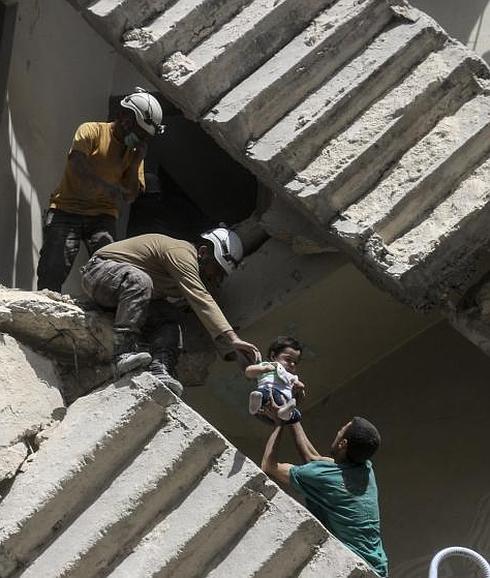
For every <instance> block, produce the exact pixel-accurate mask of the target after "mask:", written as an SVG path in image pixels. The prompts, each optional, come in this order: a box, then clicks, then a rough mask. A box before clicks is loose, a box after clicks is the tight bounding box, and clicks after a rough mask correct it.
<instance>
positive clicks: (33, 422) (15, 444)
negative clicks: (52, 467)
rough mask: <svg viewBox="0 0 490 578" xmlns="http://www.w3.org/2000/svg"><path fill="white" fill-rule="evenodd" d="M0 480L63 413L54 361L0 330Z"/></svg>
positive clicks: (7, 475) (9, 476)
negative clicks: (37, 436)
mask: <svg viewBox="0 0 490 578" xmlns="http://www.w3.org/2000/svg"><path fill="white" fill-rule="evenodd" d="M0 383H1V388H0V424H1V425H0V482H1V481H2V480H5V479H10V478H12V477H14V476H15V474H16V472H17V470H18V469H19V467H20V466H21V464H22V463H23V462H24V460H25V459H26V457H27V455H28V454H29V453H30V452H32V451H33V448H32V447H30V446H31V445H32V444H34V437H35V436H36V434H38V433H39V432H41V431H42V430H44V429H46V428H48V427H51V426H52V425H53V423H54V422H57V421H58V420H59V419H61V417H62V416H63V415H64V409H65V404H64V401H63V397H62V393H61V391H62V389H63V385H62V383H61V380H60V377H59V375H58V372H57V370H56V368H55V366H54V363H53V362H52V361H51V360H49V359H46V358H43V357H42V356H40V355H39V354H37V353H35V352H34V351H32V350H30V349H29V348H28V347H26V346H25V345H22V344H21V343H19V342H18V341H16V340H15V339H14V338H13V337H11V336H10V335H7V334H3V333H2V334H0Z"/></svg>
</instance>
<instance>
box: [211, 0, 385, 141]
mask: <svg viewBox="0 0 490 578" xmlns="http://www.w3.org/2000/svg"><path fill="white" fill-rule="evenodd" d="M393 15H394V13H393V12H392V10H391V9H390V6H389V5H388V4H387V3H386V2H385V1H384V0H367V1H366V2H364V3H361V4H360V3H359V2H358V1H357V0H339V1H338V2H337V3H335V4H334V5H333V6H331V7H329V8H327V9H326V10H324V11H323V12H322V13H321V14H320V15H319V16H317V17H316V18H315V19H314V20H313V21H312V22H311V24H310V25H309V26H307V27H306V28H305V29H304V30H303V31H301V32H300V33H299V34H298V35H297V36H296V37H295V38H293V40H291V42H289V43H288V44H287V45H286V46H284V48H282V49H281V50H279V51H278V52H277V53H276V54H275V55H274V56H273V57H272V58H270V59H269V60H268V61H267V62H265V64H263V65H262V66H261V67H260V68H258V69H257V70H256V71H255V72H253V73H252V74H250V75H249V76H248V77H247V78H246V79H245V80H244V81H243V82H241V83H240V84H239V85H238V86H236V87H235V88H234V89H233V90H231V91H230V92H229V93H227V94H226V96H224V98H223V99H221V100H220V101H219V102H218V103H217V104H216V105H215V106H214V107H213V109H212V111H211V112H210V113H209V114H208V115H207V116H206V117H205V118H204V123H205V124H207V125H208V128H207V130H208V131H209V132H211V133H213V134H214V131H216V133H217V136H218V138H221V139H223V140H230V139H231V140H232V141H233V142H234V145H235V147H236V148H237V150H240V149H243V147H245V145H246V144H247V141H249V140H250V139H252V140H256V139H257V138H258V137H260V136H261V135H262V134H263V133H264V132H266V131H267V130H268V129H269V128H271V127H272V126H273V125H274V124H275V123H277V121H278V120H279V119H281V118H282V117H283V116H284V114H285V113H287V112H288V111H289V110H290V109H291V108H293V107H294V106H295V105H296V104H297V103H298V102H301V101H302V100H303V99H304V98H305V96H306V95H308V94H309V93H310V92H311V91H312V90H314V89H315V88H317V87H318V86H319V85H320V84H321V83H322V82H323V81H325V79H327V78H328V77H329V76H331V74H332V73H333V72H334V71H335V70H337V69H338V68H339V67H341V66H342V65H343V64H344V63H345V62H346V61H348V60H349V59H350V58H351V57H352V56H353V55H354V54H356V52H358V51H359V50H360V49H361V48H363V47H364V46H365V45H366V44H367V43H368V42H369V41H370V40H371V39H372V38H373V37H374V36H375V35H376V34H378V33H379V32H380V30H382V28H383V27H384V26H385V25H386V24H387V23H388V22H389V21H390V20H391V19H392V17H393Z"/></svg>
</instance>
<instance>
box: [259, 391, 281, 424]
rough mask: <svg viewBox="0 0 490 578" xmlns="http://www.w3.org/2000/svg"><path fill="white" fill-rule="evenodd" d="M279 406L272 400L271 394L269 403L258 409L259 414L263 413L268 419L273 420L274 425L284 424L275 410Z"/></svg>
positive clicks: (277, 409)
mask: <svg viewBox="0 0 490 578" xmlns="http://www.w3.org/2000/svg"><path fill="white" fill-rule="evenodd" d="M279 408H280V406H279V405H277V403H276V402H275V401H274V397H273V396H272V395H271V396H270V400H269V403H268V404H267V405H266V406H265V407H263V408H262V409H261V410H259V413H260V414H261V415H265V417H268V418H269V419H270V420H272V421H273V422H274V424H275V425H284V422H283V421H282V420H281V418H280V417H278V415H277V412H278V411H279Z"/></svg>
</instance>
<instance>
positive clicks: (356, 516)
mask: <svg viewBox="0 0 490 578" xmlns="http://www.w3.org/2000/svg"><path fill="white" fill-rule="evenodd" d="M276 411H277V409H276V408H272V409H271V410H270V411H269V414H270V417H272V418H274V413H275V412H276ZM285 427H287V428H288V429H289V430H290V431H291V432H292V434H293V437H294V441H295V444H296V448H297V450H298V452H299V454H300V456H301V457H302V458H303V460H304V462H305V465H301V466H294V465H292V464H288V463H279V462H278V460H277V450H278V446H279V442H280V438H281V433H282V430H283V427H282V426H281V425H276V427H275V428H274V431H273V432H272V434H271V436H270V438H269V440H268V442H267V446H266V448H265V452H264V456H263V458H262V469H263V470H264V472H266V473H267V474H269V475H270V476H271V477H272V478H274V479H275V480H276V481H278V482H280V483H282V484H286V485H289V486H291V487H293V488H294V489H295V490H297V491H298V492H299V493H300V494H302V495H303V496H304V498H305V504H306V507H307V508H308V509H309V510H310V512H311V513H312V514H313V515H314V516H315V517H316V518H318V520H320V522H322V524H323V525H324V526H325V527H326V528H327V529H328V530H329V531H330V532H331V533H332V534H333V535H334V536H336V537H337V538H338V539H339V540H340V541H341V542H343V543H344V544H345V545H346V546H347V547H348V548H350V549H351V550H352V551H353V552H355V553H356V554H358V555H359V556H361V557H362V558H364V559H365V560H366V561H367V562H368V563H369V564H370V565H371V566H372V567H373V568H374V570H375V571H376V572H377V573H378V574H379V575H380V576H387V575H388V561H387V558H386V554H385V552H384V549H383V543H382V540H381V531H380V519H379V507H378V490H377V486H376V479H375V476H374V471H373V467H372V464H371V462H370V461H369V458H371V457H372V455H373V454H374V453H375V451H376V450H377V449H378V447H379V444H380V441H381V437H380V435H379V432H378V430H377V429H376V428H375V426H374V425H373V424H372V423H370V422H369V421H368V420H366V419H364V418H362V417H354V418H352V420H350V421H349V422H348V423H346V424H345V425H344V426H343V427H342V428H341V429H340V430H339V431H338V433H337V435H336V437H335V439H334V441H333V443H332V445H331V448H330V456H328V457H327V456H322V455H320V454H319V453H318V452H317V451H316V449H315V448H314V447H313V444H312V443H311V442H310V440H309V439H308V437H307V436H306V434H305V432H304V430H303V428H302V426H301V423H295V424H293V425H290V426H285Z"/></svg>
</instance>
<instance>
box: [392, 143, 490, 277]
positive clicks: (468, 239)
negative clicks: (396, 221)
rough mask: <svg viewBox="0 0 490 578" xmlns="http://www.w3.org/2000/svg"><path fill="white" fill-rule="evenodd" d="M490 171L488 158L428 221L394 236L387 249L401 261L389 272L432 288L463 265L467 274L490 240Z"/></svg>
mask: <svg viewBox="0 0 490 578" xmlns="http://www.w3.org/2000/svg"><path fill="white" fill-rule="evenodd" d="M487 155H488V153H487ZM489 176H490V160H488V158H487V159H485V160H484V161H483V162H482V163H480V165H479V166H478V167H477V168H476V169H475V170H474V171H472V172H471V173H470V174H466V175H465V178H464V179H463V180H462V182H460V183H459V184H458V185H457V186H456V187H454V189H453V190H452V192H451V194H450V195H449V196H448V197H447V198H445V199H444V200H443V201H442V202H441V203H440V204H439V205H437V206H436V207H435V208H434V209H433V210H432V211H430V212H429V214H428V215H427V216H426V218H425V219H424V220H422V221H421V222H420V223H419V224H417V225H416V226H414V227H412V228H411V229H410V230H409V231H408V232H407V233H405V234H404V235H402V236H400V237H398V238H397V239H396V240H395V241H393V242H392V243H391V244H390V245H389V246H388V248H387V249H388V251H389V254H390V255H392V256H393V258H394V261H395V263H396V264H395V265H391V266H390V268H389V269H388V271H389V273H390V274H391V275H393V276H394V277H395V278H397V279H401V280H403V282H404V283H405V284H407V283H408V284H410V285H411V286H417V285H418V284H419V283H421V282H422V283H423V285H424V286H425V287H431V286H433V285H434V284H435V283H437V284H441V281H444V277H445V275H446V274H447V273H446V272H447V271H450V270H451V269H452V268H454V266H455V264H458V267H457V269H459V270H461V271H462V277H463V278H465V277H468V276H469V270H471V269H472V268H473V264H472V261H473V259H474V258H475V257H477V255H475V254H476V253H477V252H478V250H479V248H480V247H481V246H482V245H484V244H487V243H488V240H489V235H490V232H489V230H488V222H489V214H490V178H489Z"/></svg>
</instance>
